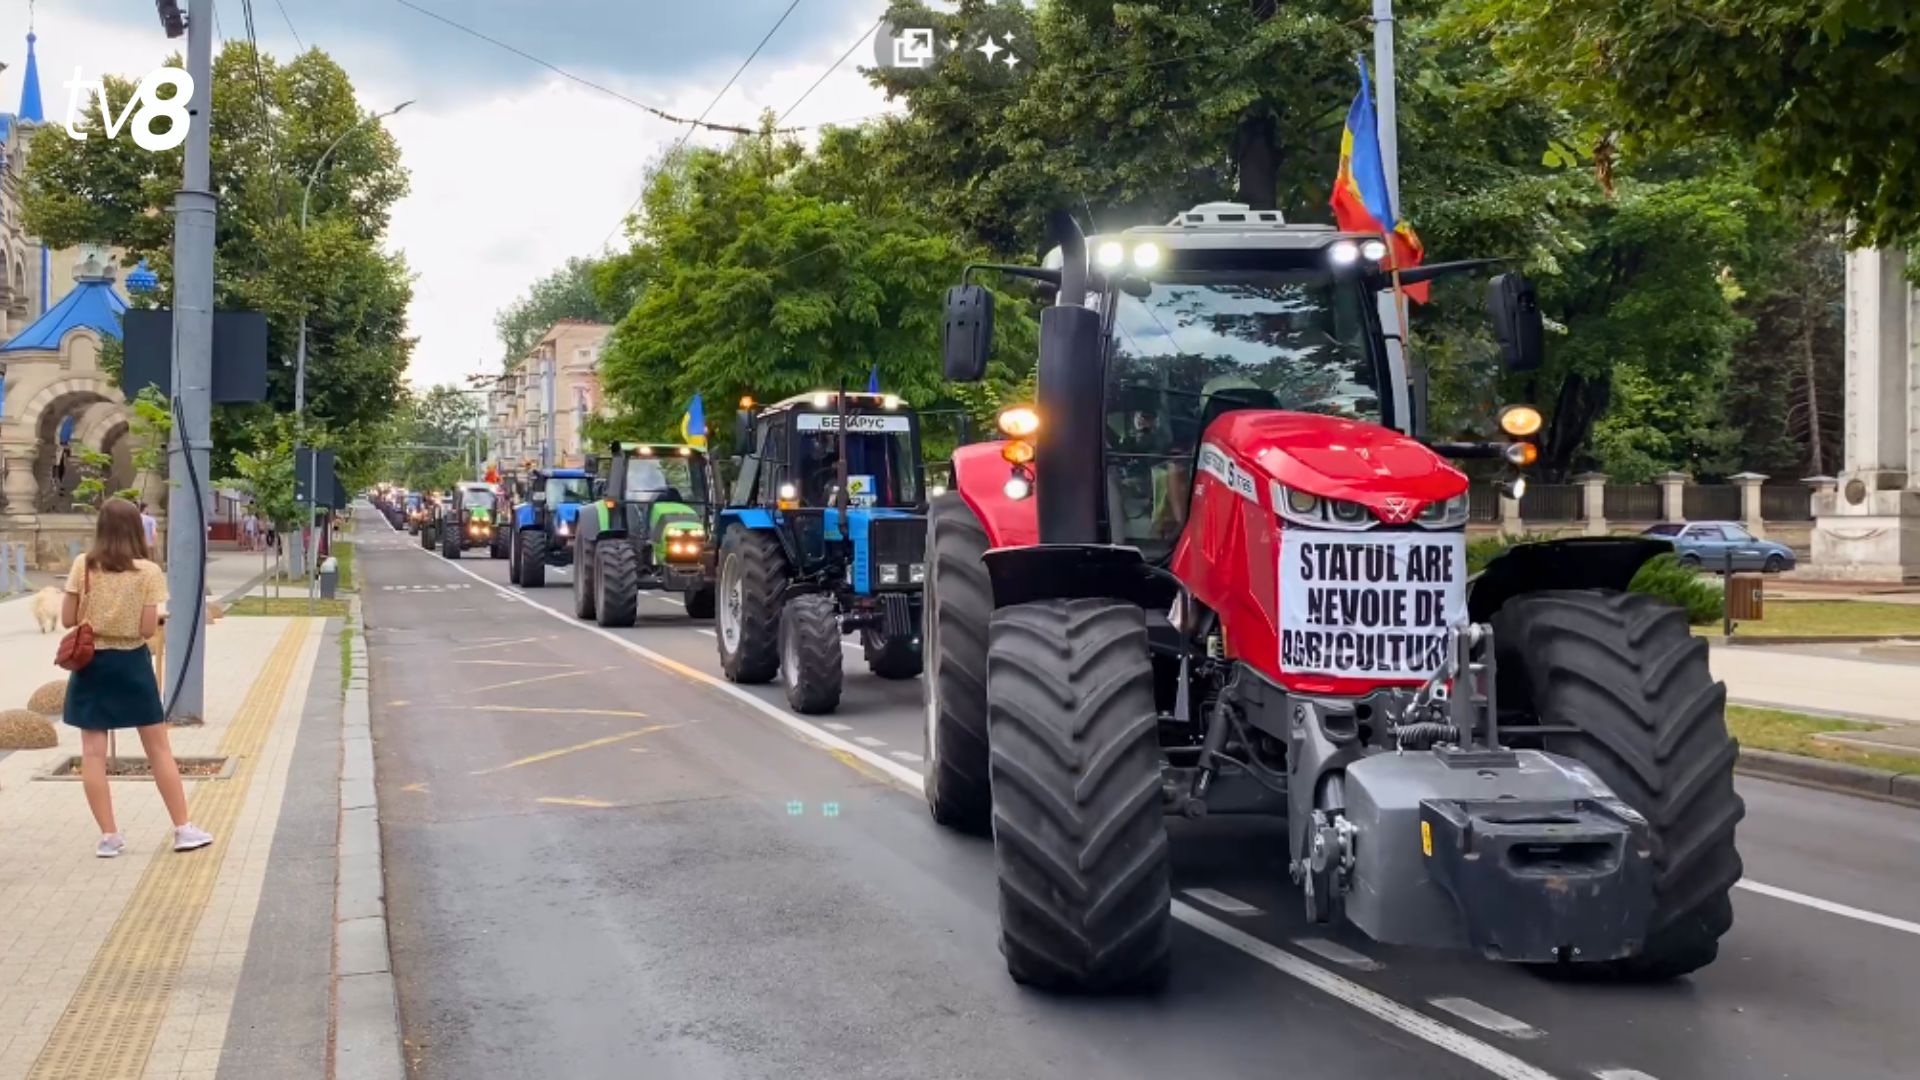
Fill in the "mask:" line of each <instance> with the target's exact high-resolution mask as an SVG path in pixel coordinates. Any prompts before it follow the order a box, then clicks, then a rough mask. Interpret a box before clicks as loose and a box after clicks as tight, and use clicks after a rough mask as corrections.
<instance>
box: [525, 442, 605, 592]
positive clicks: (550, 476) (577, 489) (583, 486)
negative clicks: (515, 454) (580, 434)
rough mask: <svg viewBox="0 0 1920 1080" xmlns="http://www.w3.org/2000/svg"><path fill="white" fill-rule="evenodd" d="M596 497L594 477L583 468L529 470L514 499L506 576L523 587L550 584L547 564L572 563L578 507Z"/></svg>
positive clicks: (530, 587) (578, 513)
mask: <svg viewBox="0 0 1920 1080" xmlns="http://www.w3.org/2000/svg"><path fill="white" fill-rule="evenodd" d="M592 501H593V479H592V477H591V476H590V475H589V474H588V473H587V471H586V470H585V469H547V470H540V469H535V470H534V471H532V472H530V473H528V474H527V475H526V477H525V478H524V479H523V480H522V481H521V482H520V491H519V493H518V494H517V495H516V497H515V499H514V507H513V536H512V537H511V539H510V540H509V541H508V553H507V578H508V579H509V580H510V581H512V582H513V583H514V584H515V585H518V586H520V587H521V588H523V589H539V588H544V587H545V586H546V584H547V567H549V566H570V565H572V564H573V537H574V534H575V533H576V532H578V531H579V528H580V508H581V507H582V506H583V505H585V504H587V503H589V502H592Z"/></svg>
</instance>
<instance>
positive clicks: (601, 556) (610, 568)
mask: <svg viewBox="0 0 1920 1080" xmlns="http://www.w3.org/2000/svg"><path fill="white" fill-rule="evenodd" d="M575 561H576V563H577V562H578V560H575ZM573 573H574V576H575V577H578V576H579V574H580V568H579V567H578V566H577V565H576V566H575V567H574V571H573ZM593 603H594V607H595V608H596V609H597V610H596V613H595V615H596V619H597V621H598V622H599V623H600V625H601V626H632V625H633V623H634V620H635V619H637V618H639V616H640V561H639V559H637V558H636V557H635V556H634V553H633V545H632V544H629V543H627V541H626V539H625V538H623V537H611V538H609V539H606V540H603V541H601V542H599V543H597V544H595V545H593Z"/></svg>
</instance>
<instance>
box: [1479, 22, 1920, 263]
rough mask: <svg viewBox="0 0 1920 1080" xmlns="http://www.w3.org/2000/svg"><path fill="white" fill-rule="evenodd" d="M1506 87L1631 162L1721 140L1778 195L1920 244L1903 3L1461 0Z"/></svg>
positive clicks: (1871, 232)
mask: <svg viewBox="0 0 1920 1080" xmlns="http://www.w3.org/2000/svg"><path fill="white" fill-rule="evenodd" d="M1456 13H1457V16H1458V23H1457V25H1458V26H1459V27H1461V28H1462V29H1463V30H1465V31H1466V32H1467V33H1469V34H1471V35H1472V36H1473V38H1474V40H1477V41H1479V42H1483V43H1485V44H1486V45H1487V46H1490V47H1491V49H1492V51H1493V53H1494V55H1495V56H1496V57H1498V58H1499V61H1500V63H1501V65H1502V67H1503V68H1504V71H1505V77H1506V78H1507V79H1508V80H1509V81H1510V83H1511V84H1512V85H1513V86H1515V87H1516V88H1519V89H1521V90H1524V91H1525V92H1527V93H1530V94H1533V95H1537V96H1539V97H1541V98H1544V99H1545V100H1546V101H1548V102H1550V103H1552V104H1554V105H1557V106H1559V107H1562V108H1565V109H1568V110H1570V111H1572V112H1574V113H1577V114H1579V115H1581V116H1583V117H1586V118H1588V122H1587V123H1586V124H1585V125H1584V138H1583V139H1582V140H1581V141H1582V142H1583V143H1584V145H1585V147H1586V148H1589V149H1592V148H1598V147H1606V148H1608V149H1609V151H1611V150H1615V149H1617V150H1618V151H1620V152H1623V153H1625V154H1628V155H1633V154H1639V153H1645V152H1648V151H1653V150H1660V149H1672V148H1678V147H1686V146H1690V145H1693V144H1694V143H1696V142H1697V141H1699V140H1700V139H1702V138H1715V137H1725V138H1730V139H1733V140H1735V141H1737V142H1738V143H1739V144H1740V145H1741V146H1743V147H1745V148H1747V150H1748V151H1749V152H1750V153H1751V155H1752V157H1753V160H1754V161H1755V163H1756V165H1757V167H1758V168H1757V178H1758V182H1759V184H1760V185H1761V186H1762V188H1764V189H1765V190H1768V191H1770V192H1772V193H1774V194H1776V195H1791V196H1796V197H1800V198H1804V199H1806V200H1807V201H1808V202H1810V203H1811V204H1812V205H1814V206H1816V207H1819V208H1823V209H1828V210H1831V211H1834V212H1835V213H1837V214H1841V215H1846V216H1851V217H1852V218H1854V219H1855V220H1856V221H1857V222H1858V235H1857V239H1860V240H1862V241H1868V240H1872V241H1879V242H1895V241H1901V240H1911V239H1912V238H1914V237H1915V236H1916V235H1920V185H1916V184H1914V183H1913V177H1914V175H1915V174H1916V172H1920V140H1916V139H1915V138H1914V132H1915V131H1920V94H1916V93H1915V92H1914V88H1915V86H1916V85H1917V84H1920V6H1916V5H1914V4H1911V3H1904V2H1900V0H1820V2H1818V3H1805V2H1796V0H1738V2H1736V0H1662V2H1659V3H1621V2H1620V0H1554V2H1553V3H1540V2H1538V0H1460V2H1459V4H1458V7H1457V12H1456Z"/></svg>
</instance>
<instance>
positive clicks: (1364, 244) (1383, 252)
mask: <svg viewBox="0 0 1920 1080" xmlns="http://www.w3.org/2000/svg"><path fill="white" fill-rule="evenodd" d="M1360 254H1362V255H1365V256H1366V257H1367V261H1368V262H1379V261H1380V260H1381V259H1384V258H1386V257H1387V245H1386V244H1385V243H1384V242H1383V241H1379V240H1363V241H1361V242H1360Z"/></svg>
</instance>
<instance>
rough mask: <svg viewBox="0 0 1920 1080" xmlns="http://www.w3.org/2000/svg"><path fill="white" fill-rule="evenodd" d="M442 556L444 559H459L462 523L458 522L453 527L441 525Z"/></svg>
mask: <svg viewBox="0 0 1920 1080" xmlns="http://www.w3.org/2000/svg"><path fill="white" fill-rule="evenodd" d="M440 557H441V558H443V559H458V558H459V557H460V525H459V523H458V522H456V523H454V525H453V527H451V528H448V527H447V526H445V525H442V526H440Z"/></svg>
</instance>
